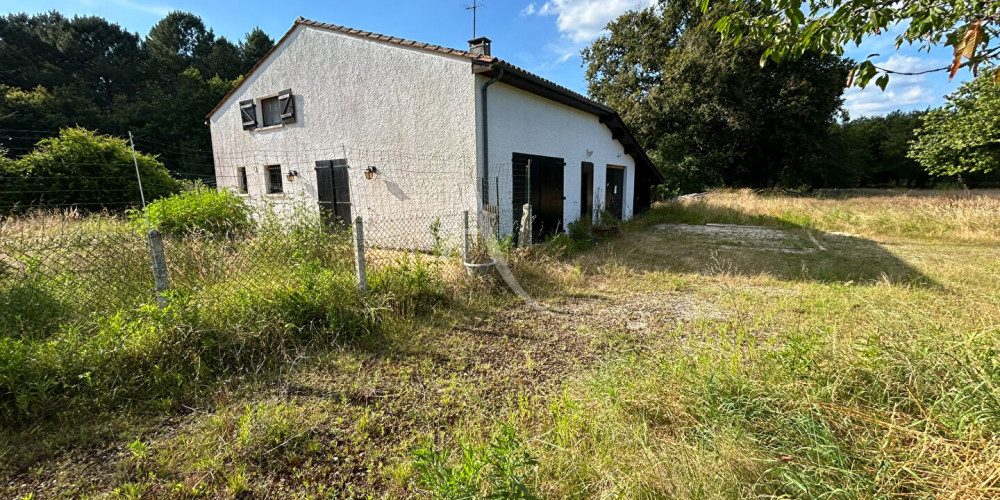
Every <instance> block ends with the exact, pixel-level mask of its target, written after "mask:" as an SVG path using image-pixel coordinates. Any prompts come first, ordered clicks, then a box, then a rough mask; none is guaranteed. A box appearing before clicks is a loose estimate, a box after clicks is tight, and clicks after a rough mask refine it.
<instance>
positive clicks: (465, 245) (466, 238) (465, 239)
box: [462, 210, 469, 262]
mask: <svg viewBox="0 0 1000 500" xmlns="http://www.w3.org/2000/svg"><path fill="white" fill-rule="evenodd" d="M462 243H463V250H462V261H463V262H469V211H468V210H466V211H465V234H464V235H463V237H462Z"/></svg>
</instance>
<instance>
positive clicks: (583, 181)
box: [580, 161, 594, 222]
mask: <svg viewBox="0 0 1000 500" xmlns="http://www.w3.org/2000/svg"><path fill="white" fill-rule="evenodd" d="M580 220H582V221H585V222H591V221H593V220H594V164H593V163H590V162H589V161H585V162H583V163H581V164H580Z"/></svg>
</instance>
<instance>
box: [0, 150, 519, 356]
mask: <svg viewBox="0 0 1000 500" xmlns="http://www.w3.org/2000/svg"><path fill="white" fill-rule="evenodd" d="M118 140H119V141H121V140H122V139H118ZM134 142H135V144H136V147H137V148H142V147H143V146H147V145H148V146H149V147H152V146H156V147H157V148H159V149H161V150H162V149H163V148H171V147H172V146H170V145H166V144H160V143H157V142H156V141H155V140H151V139H149V138H144V137H135V138H134ZM174 149H175V150H176V151H174V152H176V153H177V154H176V155H175V156H183V157H184V158H186V159H187V161H188V164H186V165H185V166H183V167H182V168H185V169H187V170H185V171H176V170H172V171H171V172H170V175H171V176H172V177H174V178H177V177H185V178H187V179H197V180H198V185H200V186H201V187H198V185H195V186H192V185H188V186H187V187H186V188H185V189H186V190H187V191H186V192H212V193H228V194H227V195H226V197H224V198H225V200H224V204H233V203H235V204H237V205H239V206H241V207H244V209H245V213H243V215H244V216H245V217H246V223H241V224H236V225H223V226H217V225H212V224H210V223H208V224H206V223H202V222H197V221H196V222H194V223H191V224H190V225H188V226H185V225H181V226H170V227H168V226H165V225H163V223H162V222H163V221H164V220H169V219H183V220H186V221H188V222H190V221H191V220H192V218H195V219H196V218H197V217H200V216H199V215H197V214H195V213H194V212H197V210H195V207H192V206H190V205H185V204H184V203H176V204H170V203H160V202H157V203H155V204H154V205H151V206H150V208H149V209H148V210H145V211H144V209H143V206H142V199H143V197H142V191H141V189H143V188H145V189H146V199H147V200H148V201H153V200H152V199H153V198H155V197H156V196H150V193H149V191H148V189H149V185H150V184H151V183H150V182H149V181H148V179H146V178H143V176H144V175H145V174H144V172H143V173H141V174H139V172H137V170H139V169H137V168H136V165H135V164H129V163H126V162H122V161H120V158H118V157H116V158H117V159H116V160H115V161H104V162H102V161H101V160H100V158H97V159H93V160H88V161H71V162H69V163H71V164H72V165H69V167H72V168H70V170H68V171H67V172H68V173H67V175H57V176H34V175H31V174H30V172H29V173H17V174H11V173H10V172H11V170H9V169H8V170H6V171H4V172H0V328H6V329H7V330H8V331H12V332H15V333H14V335H15V336H16V335H31V334H32V332H29V331H28V329H30V328H35V329H37V328H38V325H39V324H40V320H44V321H41V322H42V323H45V324H46V325H58V324H62V323H66V322H72V321H74V320H76V319H80V318H83V317H87V316H89V315H91V314H95V313H96V314H105V313H109V312H113V311H116V310H120V309H122V308H135V307H142V306H147V305H148V306H152V305H154V304H156V303H157V302H158V300H159V299H162V298H163V297H164V295H166V296H169V297H171V298H183V299H184V300H185V301H188V302H189V303H192V304H195V305H198V304H204V305H210V304H212V303H213V302H214V301H217V300H218V299H220V298H222V297H228V296H233V295H241V294H266V293H267V291H268V290H269V289H274V288H286V289H295V288H298V287H303V286H307V285H308V284H309V283H310V282H311V281H312V280H314V278H315V276H316V275H318V274H324V273H325V274H333V275H337V276H341V277H342V278H343V279H344V280H355V281H357V282H358V283H357V284H358V286H359V289H360V290H362V291H363V290H364V289H365V288H366V286H367V285H369V282H372V283H375V284H377V283H378V282H379V280H383V281H384V280H386V279H388V278H387V273H391V272H396V271H398V270H400V269H403V270H405V271H407V272H409V271H411V270H413V269H418V270H419V271H420V272H427V273H430V274H433V275H434V277H435V279H444V280H454V279H458V278H459V277H461V276H465V275H466V274H467V270H466V268H465V267H466V266H463V261H472V262H481V261H486V260H489V254H490V253H491V252H493V253H495V251H496V248H497V245H496V243H497V241H499V240H506V241H508V242H509V241H512V240H511V238H513V236H512V235H513V234H515V233H516V232H517V229H518V227H519V224H520V223H521V220H522V219H523V217H522V214H521V212H520V211H519V210H521V209H522V208H521V207H523V206H524V205H523V203H519V202H518V200H521V201H522V202H523V201H525V200H527V199H528V194H527V193H528V190H529V170H528V168H527V166H524V165H511V164H509V163H508V164H501V165H495V166H493V172H495V173H497V174H498V175H497V176H496V178H495V179H494V181H493V182H492V183H491V187H492V188H493V189H494V190H495V191H496V192H495V193H494V196H493V197H492V198H491V199H490V203H488V204H486V206H485V209H484V211H475V210H473V211H472V212H471V213H470V211H469V209H470V208H473V209H474V208H475V207H478V206H480V202H481V201H480V200H479V198H478V196H479V192H478V191H479V190H480V188H481V186H482V180H481V179H478V178H477V173H476V172H477V171H476V167H475V159H474V158H448V157H441V156H434V155H411V154H406V153H401V152H398V151H373V150H368V149H363V148H354V147H348V146H329V147H321V148H312V149H305V148H301V149H294V150H287V151H281V150H269V151H264V152H262V151H255V152H248V153H236V152H233V150H231V149H225V148H223V149H224V151H223V152H216V153H212V152H209V151H196V150H192V149H190V148H184V147H174ZM28 152H29V151H28V149H27V147H25V148H24V150H23V151H17V152H8V153H11V154H22V155H23V154H26V153H28ZM119 156H120V155H119ZM69 167H68V168H69ZM206 171H208V172H214V173H213V174H205V173H204V172H206ZM5 172H6V173H5ZM137 174H139V175H137ZM140 181H141V184H142V187H140ZM199 190H200V191H199ZM521 191H524V195H521V194H518V193H520V192H521ZM173 192H176V187H174V189H173ZM522 198H523V200H522ZM234 200H235V201H234ZM160 201H161V202H162V201H163V198H161V200H160ZM202 208H204V207H202ZM223 208H224V209H225V210H233V209H234V208H233V207H232V206H229V205H226V206H225V207H223ZM215 209H216V208H213V209H212V210H215ZM241 210H243V209H241ZM187 211H191V213H187ZM151 219H152V220H151ZM358 219H360V221H361V224H360V226H361V227H360V228H359V224H358V223H357V221H358ZM527 220H529V221H530V218H529V219H527ZM151 228H153V229H157V230H158V231H160V232H162V234H161V236H162V240H160V239H158V238H151V234H150V232H149V231H150V229H151ZM359 229H360V231H359ZM484 237H486V238H484ZM487 239H489V240H490V242H491V243H492V244H489V245H488V244H487V241H486V240H487ZM154 241H155V242H159V241H162V245H161V244H158V243H157V244H153V242H154ZM157 262H159V263H160V264H156V263H157ZM359 263H360V269H359V268H358V266H359ZM160 281H162V282H163V284H162V285H163V286H161V283H160ZM166 290H168V291H166ZM161 292H162V293H161ZM18 332H20V333H18Z"/></svg>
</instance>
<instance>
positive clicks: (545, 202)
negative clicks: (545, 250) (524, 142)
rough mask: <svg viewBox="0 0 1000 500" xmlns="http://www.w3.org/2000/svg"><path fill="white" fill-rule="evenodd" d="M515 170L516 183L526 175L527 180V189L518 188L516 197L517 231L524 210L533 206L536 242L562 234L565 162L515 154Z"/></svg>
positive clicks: (533, 226) (515, 217) (546, 157)
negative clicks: (527, 204) (527, 203)
mask: <svg viewBox="0 0 1000 500" xmlns="http://www.w3.org/2000/svg"><path fill="white" fill-rule="evenodd" d="M529 160H530V167H529ZM512 166H513V169H514V171H513V173H514V179H517V178H518V177H519V176H523V175H525V174H526V175H527V176H528V179H527V180H526V182H524V185H525V186H526V187H527V189H526V190H523V189H517V188H516V187H515V190H514V193H513V194H514V196H513V201H514V206H513V209H514V210H513V212H514V220H515V228H517V227H519V226H520V219H521V213H522V206H523V205H524V204H525V203H526V202H530V203H531V211H532V214H533V215H534V219H533V221H532V224H531V232H532V234H533V236H534V238H536V239H538V240H542V239H544V238H546V237H548V236H551V235H553V234H555V232H556V231H557V230H562V229H563V227H562V224H563V202H564V200H565V199H566V196H565V194H563V170H564V168H565V166H566V162H565V161H563V159H562V158H554V157H551V156H540V155H528V154H523V153H514V154H513V158H512ZM515 234H516V233H515Z"/></svg>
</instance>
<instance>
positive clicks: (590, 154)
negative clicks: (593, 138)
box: [587, 149, 594, 158]
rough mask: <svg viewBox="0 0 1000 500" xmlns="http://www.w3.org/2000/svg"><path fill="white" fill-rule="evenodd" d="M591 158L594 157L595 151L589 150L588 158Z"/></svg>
mask: <svg viewBox="0 0 1000 500" xmlns="http://www.w3.org/2000/svg"><path fill="white" fill-rule="evenodd" d="M591 156H594V150H593V149H588V150H587V158H590V157H591Z"/></svg>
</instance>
